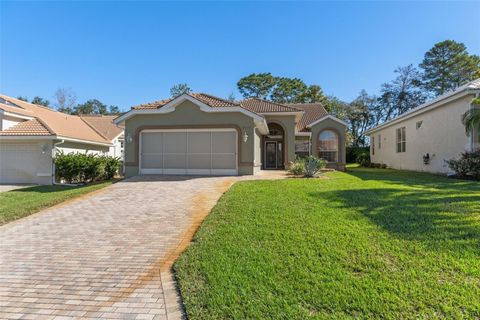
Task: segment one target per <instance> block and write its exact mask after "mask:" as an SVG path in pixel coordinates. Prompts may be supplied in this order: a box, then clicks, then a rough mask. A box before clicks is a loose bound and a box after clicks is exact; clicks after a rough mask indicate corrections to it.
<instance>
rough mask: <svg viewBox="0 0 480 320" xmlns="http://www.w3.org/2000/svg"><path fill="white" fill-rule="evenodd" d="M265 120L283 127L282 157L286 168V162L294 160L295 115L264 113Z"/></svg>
mask: <svg viewBox="0 0 480 320" xmlns="http://www.w3.org/2000/svg"><path fill="white" fill-rule="evenodd" d="M265 120H266V121H267V124H268V123H277V124H279V125H280V126H282V127H283V130H284V133H285V137H284V139H285V140H284V144H285V154H284V155H285V156H284V157H283V163H284V166H285V168H287V167H288V163H289V162H290V161H293V160H295V116H294V115H288V116H280V115H278V116H277V115H266V116H265ZM262 150H263V147H262Z"/></svg>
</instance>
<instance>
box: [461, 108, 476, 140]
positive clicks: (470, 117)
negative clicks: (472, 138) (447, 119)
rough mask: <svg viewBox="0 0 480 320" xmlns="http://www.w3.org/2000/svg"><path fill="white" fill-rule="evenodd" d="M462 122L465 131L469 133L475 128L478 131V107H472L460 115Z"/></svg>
mask: <svg viewBox="0 0 480 320" xmlns="http://www.w3.org/2000/svg"><path fill="white" fill-rule="evenodd" d="M462 123H463V125H464V126H465V133H466V134H467V135H469V134H470V133H472V132H473V131H474V129H475V128H477V129H478V131H479V132H480V109H478V108H473V109H470V110H468V111H467V112H465V113H464V114H463V115H462Z"/></svg>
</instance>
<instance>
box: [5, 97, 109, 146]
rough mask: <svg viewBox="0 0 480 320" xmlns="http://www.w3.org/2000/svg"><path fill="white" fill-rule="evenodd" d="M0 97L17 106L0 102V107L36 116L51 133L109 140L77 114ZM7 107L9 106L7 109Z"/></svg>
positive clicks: (82, 138) (88, 139)
mask: <svg viewBox="0 0 480 320" xmlns="http://www.w3.org/2000/svg"><path fill="white" fill-rule="evenodd" d="M0 98H1V99H3V100H6V101H8V102H10V103H13V104H15V105H16V106H17V107H14V106H9V105H5V104H0V109H3V110H5V111H9V112H14V111H17V113H19V112H18V111H20V112H22V113H19V114H22V115H29V116H31V117H34V118H36V119H37V120H38V121H39V122H40V123H42V124H43V125H44V126H45V127H47V128H48V130H49V131H50V133H51V135H57V136H60V137H65V138H72V139H78V140H85V141H89V142H94V143H95V142H96V143H103V144H108V143H110V141H109V140H107V139H105V138H104V137H103V136H102V135H101V134H99V133H98V132H96V131H95V130H93V129H92V128H91V127H90V126H89V125H88V124H87V123H85V122H84V121H83V120H82V119H81V118H80V117H78V116H73V115H69V114H65V113H62V112H58V111H55V110H53V109H50V108H47V107H44V106H40V105H36V104H32V103H29V102H25V101H22V100H18V99H15V98H11V97H8V96H5V95H0ZM8 107H10V108H9V110H7V108H8ZM12 108H15V109H12ZM4 131H6V130H4Z"/></svg>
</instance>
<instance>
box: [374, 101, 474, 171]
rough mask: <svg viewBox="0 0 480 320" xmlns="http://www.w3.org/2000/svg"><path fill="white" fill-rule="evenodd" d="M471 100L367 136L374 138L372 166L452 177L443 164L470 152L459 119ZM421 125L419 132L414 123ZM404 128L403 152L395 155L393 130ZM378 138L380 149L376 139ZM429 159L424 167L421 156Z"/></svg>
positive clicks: (434, 110)
mask: <svg viewBox="0 0 480 320" xmlns="http://www.w3.org/2000/svg"><path fill="white" fill-rule="evenodd" d="M472 97H473V96H467V97H464V98H461V99H457V100H453V101H451V102H448V103H446V104H444V105H441V106H438V107H436V108H434V109H432V110H430V111H426V112H424V113H421V114H419V115H415V116H413V117H411V118H408V119H405V120H403V121H400V122H397V123H395V124H393V125H390V126H388V127H386V128H383V129H381V130H378V131H375V132H373V133H372V134H370V137H372V136H373V137H375V154H374V155H373V154H372V146H370V155H371V159H372V162H374V163H383V164H386V165H387V166H389V167H391V168H395V169H404V170H413V171H427V172H432V173H443V174H448V173H451V170H450V169H449V168H448V166H447V165H446V164H445V161H444V160H447V159H451V158H456V157H458V156H459V154H460V153H461V152H463V151H465V150H470V149H471V145H472V143H471V139H470V138H469V137H467V136H466V135H465V127H464V126H463V124H462V121H461V116H462V114H463V113H465V112H466V111H467V110H468V109H469V108H470V101H471V100H472ZM419 121H422V125H421V127H420V128H419V129H417V128H416V124H417V122H419ZM401 127H405V128H406V152H400V153H397V151H396V147H397V146H396V136H395V134H396V129H398V128H401ZM379 135H381V145H382V146H381V148H378V136H379ZM426 153H428V154H429V155H430V164H428V165H425V164H424V163H423V155H425V154H426Z"/></svg>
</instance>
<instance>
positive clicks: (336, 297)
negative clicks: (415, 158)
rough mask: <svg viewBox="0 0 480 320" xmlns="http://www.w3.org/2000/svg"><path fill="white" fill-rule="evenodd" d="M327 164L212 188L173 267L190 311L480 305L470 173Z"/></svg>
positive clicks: (479, 220)
mask: <svg viewBox="0 0 480 320" xmlns="http://www.w3.org/2000/svg"><path fill="white" fill-rule="evenodd" d="M328 176H329V178H330V179H327V180H319V179H285V180H277V181H245V182H240V183H237V184H235V185H234V186H233V187H232V188H231V189H230V190H229V191H228V192H227V193H226V194H225V195H224V196H223V197H222V198H221V199H220V201H219V202H218V204H217V205H216V206H215V208H214V209H213V211H212V212H211V213H210V215H209V216H208V218H207V219H206V221H205V222H204V223H203V225H202V227H201V228H200V230H199V231H198V232H197V234H196V236H195V239H194V243H193V244H192V245H191V246H190V247H189V248H188V250H187V251H186V252H185V253H184V254H183V255H182V256H181V257H180V259H179V260H178V261H177V263H176V264H175V267H174V268H175V272H176V276H177V279H178V282H179V285H180V289H181V293H182V296H183V299H184V304H185V307H186V311H187V314H188V316H189V318H190V319H226V318H234V319H262V318H270V319H271V318H274V319H304V318H312V319H323V318H338V319H344V318H377V319H380V318H382V319H404V318H478V317H480V263H479V261H480V184H479V183H478V182H469V181H461V180H454V179H447V178H444V177H439V176H434V175H430V174H422V173H414V172H404V171H395V170H389V169H383V170H382V169H364V168H353V167H351V168H350V171H349V172H348V173H342V172H335V173H329V174H328Z"/></svg>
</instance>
